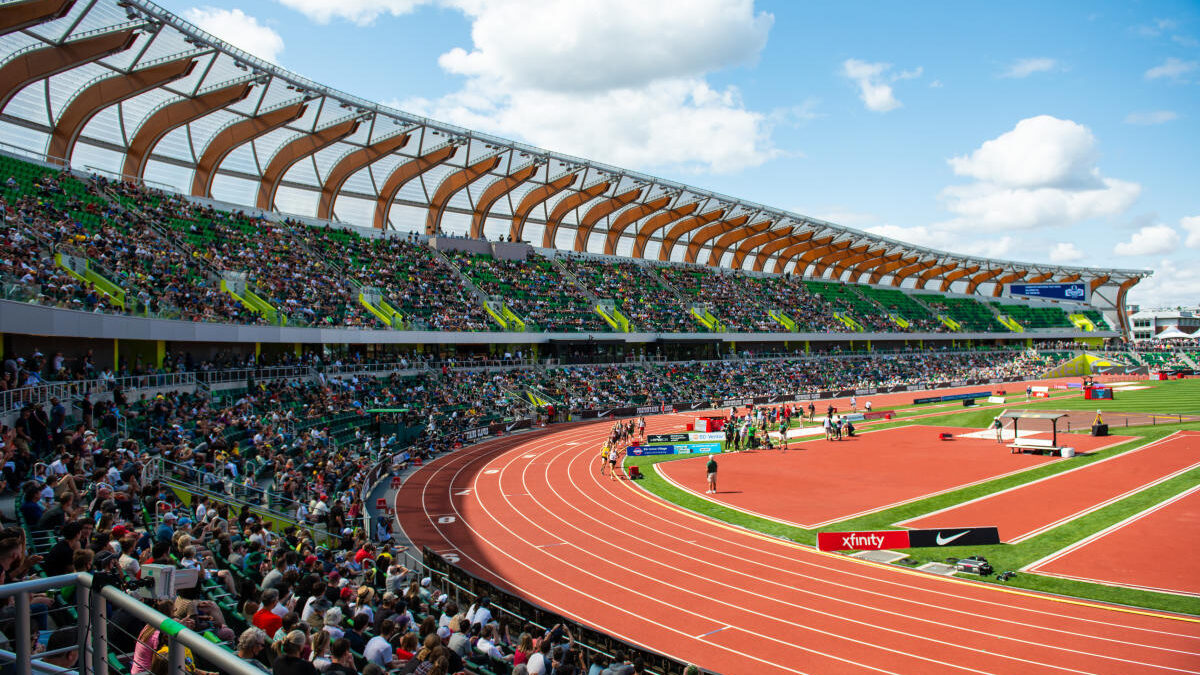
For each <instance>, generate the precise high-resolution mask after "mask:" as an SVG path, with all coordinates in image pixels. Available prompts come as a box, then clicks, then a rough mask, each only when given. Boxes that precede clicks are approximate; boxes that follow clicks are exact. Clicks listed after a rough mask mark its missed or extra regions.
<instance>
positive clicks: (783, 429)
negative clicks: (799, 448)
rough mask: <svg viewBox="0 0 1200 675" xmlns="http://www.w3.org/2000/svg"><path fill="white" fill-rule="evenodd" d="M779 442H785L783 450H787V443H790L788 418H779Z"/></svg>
mask: <svg viewBox="0 0 1200 675" xmlns="http://www.w3.org/2000/svg"><path fill="white" fill-rule="evenodd" d="M779 442H780V443H782V444H783V451H784V452H787V445H788V423H787V418H780V420H779Z"/></svg>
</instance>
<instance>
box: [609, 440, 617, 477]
mask: <svg viewBox="0 0 1200 675" xmlns="http://www.w3.org/2000/svg"><path fill="white" fill-rule="evenodd" d="M608 472H609V474H608V475H609V477H610V478H612V479H613V480H616V479H617V446H615V445H614V446H612V447H611V448H609V449H608Z"/></svg>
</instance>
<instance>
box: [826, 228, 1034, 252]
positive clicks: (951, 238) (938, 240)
mask: <svg viewBox="0 0 1200 675" xmlns="http://www.w3.org/2000/svg"><path fill="white" fill-rule="evenodd" d="M835 222H836V221H835ZM866 231H867V232H871V233H872V234H878V235H879V236H881V237H890V238H892V239H895V240H897V241H902V242H905V243H908V244H916V245H918V246H928V247H930V248H936V249H941V250H943V251H951V252H954V253H958V254H960V255H973V256H981V257H985V258H1003V257H1005V256H1008V255H1010V254H1011V253H1012V252H1013V247H1014V246H1015V245H1016V243H1017V242H1016V241H1014V240H1013V238H1012V237H1010V236H1002V237H995V238H990V239H988V238H983V239H963V236H962V234H961V233H959V232H954V231H952V230H949V229H947V228H944V227H941V226H939V225H936V224H935V225H932V226H926V225H916V226H913V227H901V226H899V225H877V226H874V227H868V228H866Z"/></svg>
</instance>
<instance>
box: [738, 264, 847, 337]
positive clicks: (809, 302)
mask: <svg viewBox="0 0 1200 675" xmlns="http://www.w3.org/2000/svg"><path fill="white" fill-rule="evenodd" d="M750 283H751V284H752V285H753V287H754V289H755V295H757V296H758V297H759V298H761V299H762V303H763V304H764V305H766V306H767V307H769V308H771V309H776V310H778V311H781V312H783V314H784V315H785V316H787V317H788V318H789V319H791V320H792V321H795V322H796V325H797V326H798V327H799V328H800V330H801V331H802V332H814V333H847V332H850V327H849V326H847V325H846V324H845V323H843V322H841V321H839V320H838V319H837V318H836V317H835V316H833V313H834V312H835V311H837V310H836V309H835V308H834V306H833V305H832V303H829V302H827V301H824V300H822V299H821V298H820V296H817V295H814V294H813V293H812V292H810V291H809V290H808V287H806V286H805V285H804V284H803V283H801V282H800V281H799V280H796V279H793V278H792V277H790V276H768V277H752V278H750ZM859 323H863V322H862V321H860V322H859ZM868 325H870V324H868Z"/></svg>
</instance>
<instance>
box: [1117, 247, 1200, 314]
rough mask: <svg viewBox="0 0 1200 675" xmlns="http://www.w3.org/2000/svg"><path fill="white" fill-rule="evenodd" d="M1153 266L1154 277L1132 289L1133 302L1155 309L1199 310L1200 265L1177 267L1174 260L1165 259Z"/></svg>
mask: <svg viewBox="0 0 1200 675" xmlns="http://www.w3.org/2000/svg"><path fill="white" fill-rule="evenodd" d="M1151 267H1153V269H1154V276H1152V277H1150V278H1148V279H1143V280H1142V281H1140V282H1138V284H1137V285H1136V286H1134V287H1133V288H1132V289H1130V291H1129V299H1128V302H1129V303H1131V304H1138V305H1141V306H1142V307H1143V308H1147V309H1153V308H1162V307H1195V306H1196V303H1197V302H1198V301H1200V266H1196V265H1194V264H1192V263H1191V262H1190V261H1188V262H1185V263H1183V264H1178V265H1177V264H1176V263H1175V262H1174V261H1172V260H1171V259H1169V258H1163V259H1162V260H1160V261H1159V262H1158V263H1157V264H1155V265H1152V266H1151Z"/></svg>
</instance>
